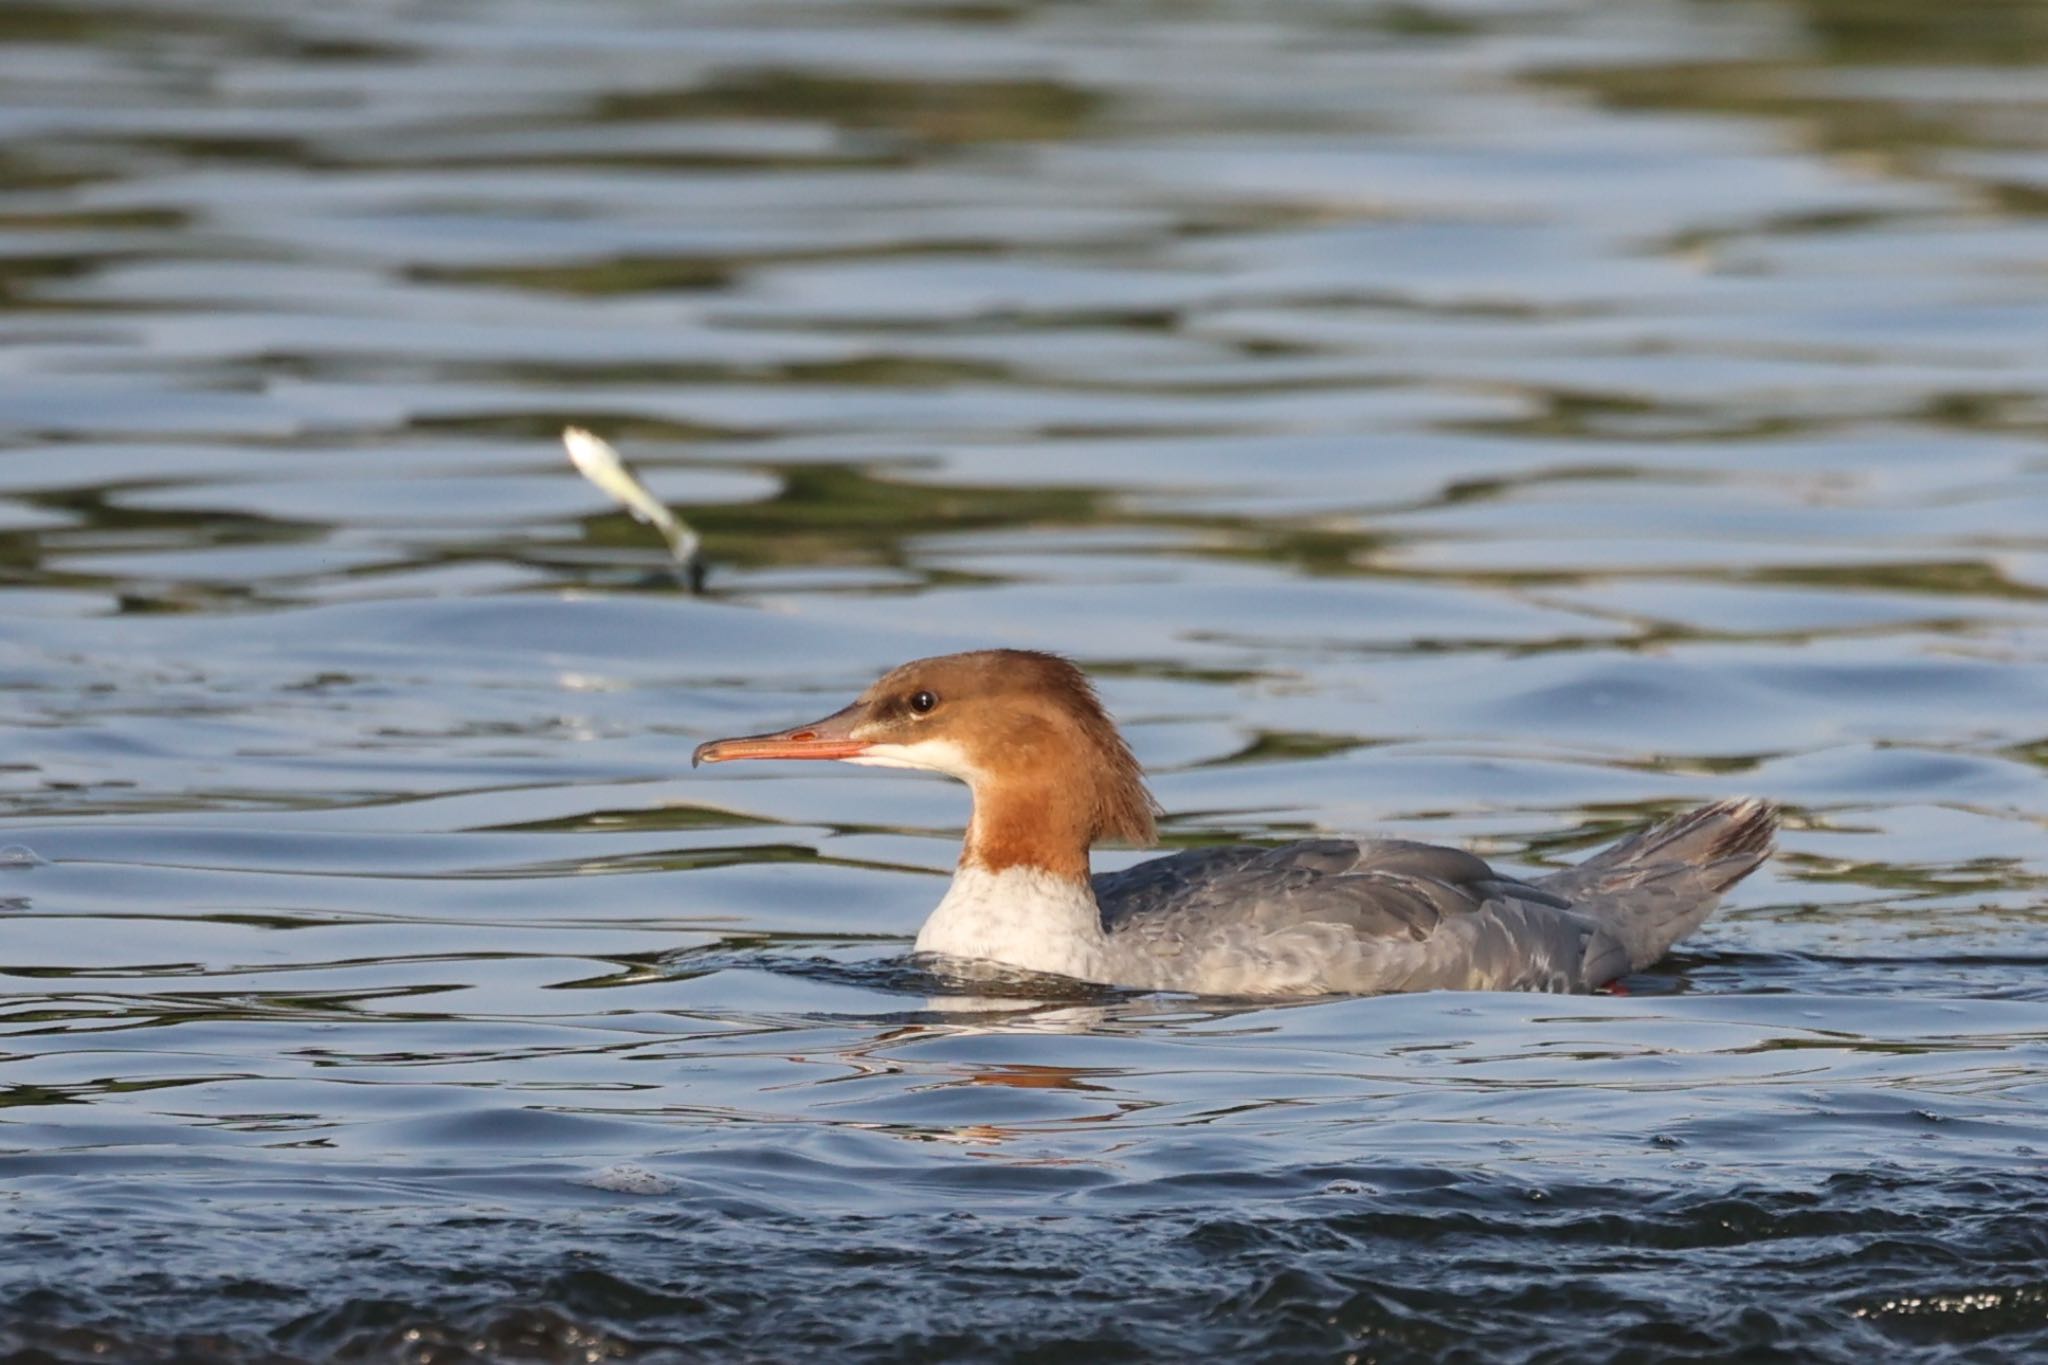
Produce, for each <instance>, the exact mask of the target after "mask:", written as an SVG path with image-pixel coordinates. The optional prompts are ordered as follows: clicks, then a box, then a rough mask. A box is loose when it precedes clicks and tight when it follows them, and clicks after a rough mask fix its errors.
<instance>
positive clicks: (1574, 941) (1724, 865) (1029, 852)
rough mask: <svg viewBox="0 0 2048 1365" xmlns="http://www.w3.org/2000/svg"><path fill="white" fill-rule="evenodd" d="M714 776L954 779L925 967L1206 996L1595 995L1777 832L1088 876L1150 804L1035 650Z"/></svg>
mask: <svg viewBox="0 0 2048 1365" xmlns="http://www.w3.org/2000/svg"><path fill="white" fill-rule="evenodd" d="M697 757H698V759H699V760H701V761H709V762H720V761H726V760H729V759H735V758H836V759H840V760H842V761H846V762H853V763H869V764H876V765H881V766H890V767H915V768H930V769H934V770H937V771H941V772H946V773H949V774H950V775H952V776H955V777H959V778H961V779H962V780H963V781H965V782H967V783H968V784H969V786H970V787H971V788H973V791H974V798H975V808H974V817H973V819H972V821H971V822H970V823H969V825H968V830H967V839H966V844H965V847H964V848H963V850H962V852H961V858H960V865H959V868H958V869H957V871H956V872H955V874H954V878H953V884H952V886H951V888H949V890H948V891H947V894H946V897H945V899H944V900H943V901H941V902H940V904H939V907H938V908H937V909H936V910H934V911H933V912H932V915H931V917H930V919H928V920H927V921H926V922H925V925H924V928H923V929H922V930H921V931H920V932H919V934H918V936H917V948H918V951H920V952H923V953H930V954H934V955H938V956H941V957H944V958H947V959H950V960H952V961H954V962H956V963H961V964H975V965H988V964H993V965H997V966H1001V967H1005V968H1015V969H1022V970H1026V971H1038V972H1050V973H1055V974H1058V975H1061V976H1068V977H1075V978H1078V979H1080V980H1083V981H1094V982H1101V983H1104V984H1109V985H1117V986H1130V987H1138V988H1142V989H1151V990H1170V991H1186V992H1191V993H1194V994H1200V995H1235V996H1301V995H1328V994H1365V993H1374V992H1383V991H1414V990H1438V989H1453V990H1548V991H1585V990H1593V989H1595V988H1597V987H1599V986H1602V985H1605V984H1606V983H1608V982H1610V981H1612V980H1614V979H1615V978H1617V977H1619V976H1622V975H1625V974H1626V973H1628V972H1631V971H1637V970H1640V969H1642V968H1643V967H1646V966H1648V965H1650V964H1651V963H1652V962H1655V961H1656V960H1657V959H1658V958H1660V957H1662V956H1663V955H1664V953H1665V951H1666V950H1667V949H1668V948H1669V947H1670V946H1671V945H1672V944H1673V943H1675V942H1676V941H1677V940H1678V939H1679V938H1681V937H1683V936H1684V935H1685V934H1687V933H1689V932H1691V931H1692V930H1693V929H1694V928H1695V927H1697V926H1698V925H1699V924H1700V922H1701V921H1702V920H1704V919H1705V918H1706V917H1707V915H1708V914H1709V913H1711V912H1712V910H1713V908H1714V906H1715V904H1716V903H1717V902H1718V901H1719V899H1720V896H1721V893H1722V892H1724V891H1725V890H1727V889H1728V888H1729V887H1730V886H1733V885H1734V884H1735V883H1736V882H1737V881H1740V880H1741V879H1742V878H1743V877H1744V876H1746V875H1748V874H1749V873H1750V872H1751V871H1753V870H1754V869H1755V868H1756V867H1757V865H1758V864H1759V863H1761V862H1762V861H1763V860H1764V858H1766V857H1768V856H1769V854H1770V849H1771V836H1772V833H1773V831H1774V830H1775V828H1776V813H1775V811H1774V810H1773V809H1772V808H1771V807H1770V806H1769V805H1768V804H1766V803H1764V802H1761V801H1729V802H1717V803H1715V804H1713V805H1708V806H1702V807H1700V808H1699V809H1697V810H1695V811H1692V812H1690V813H1688V814H1685V815H1681V816H1679V817H1677V818H1675V819H1673V820H1670V821H1667V822H1666V823H1664V824H1662V825H1658V826H1656V827H1655V828H1653V829H1650V830H1647V831H1644V832H1642V833H1639V834H1637V835H1635V836H1633V837H1631V838H1629V839H1625V840H1623V841H1622V842H1621V843H1619V844H1616V845H1614V846H1613V847H1611V848H1609V849H1607V850H1605V851H1604V852H1602V853H1599V854H1596V855H1595V856H1594V857H1592V858H1590V859H1588V860H1587V861H1586V862H1584V863H1581V864H1579V865H1578V866H1576V867H1573V868H1570V869H1568V870H1566V871H1563V872H1558V873H1554V874H1552V875H1550V876H1547V877H1544V878H1542V879H1540V880H1538V881H1535V882H1523V881H1517V880H1515V879H1514V878H1511V877H1503V876H1501V875H1500V874H1498V873H1496V872H1494V871H1493V869H1492V868H1490V867H1488V866H1487V865H1486V863H1485V862H1483V861H1482V860H1481V859H1479V858H1477V857H1475V856H1473V855H1472V854H1469V853H1465V852H1461V851H1459V850H1457V849H1451V848H1439V847H1435V846H1432V845H1429V844H1420V843H1408V842H1404V841H1396V840H1381V841H1374V840H1367V841H1354V840H1349V839H1308V840H1301V841H1298V842H1295V843H1289V844H1283V845H1280V846H1278V847H1272V848H1266V847H1255V846H1251V845H1232V846H1229V847H1222V848H1204V849H1194V850H1191V851H1189V852H1185V853H1177V854H1172V855H1170V856H1167V857H1164V858H1155V859H1152V860H1150V861H1148V862H1144V863H1140V864H1138V865H1137V866H1135V867H1130V868H1126V869H1124V870H1123V871H1120V872H1112V873H1105V874H1103V875H1101V876H1091V874H1090V871H1089V866H1088V850H1089V847H1090V846H1091V845H1092V844H1093V843H1094V842H1095V841H1096V840H1097V839H1099V838H1104V837H1118V838H1123V839H1127V840H1130V841H1132V842H1149V841H1150V839H1151V837H1152V819H1153V806H1152V803H1151V798H1150V796H1149V795H1148V794H1147V793H1146V792H1145V789H1144V785H1143V782H1142V780H1141V779H1140V778H1139V776H1138V772H1137V765H1136V763H1135V761H1134V760H1133V759H1132V758H1131V755H1130V751H1129V749H1128V748H1127V747H1125V745H1124V743H1123V741H1122V739H1121V737H1119V736H1118V735H1117V733H1116V730H1115V727H1114V726H1113V725H1112V724H1111V723H1110V721H1109V719H1108V717H1107V716H1106V715H1105V714H1103V712H1102V709H1101V706H1100V704H1099V703H1098V702H1097V701H1096V700H1095V696H1094V692H1093V690H1092V689H1090V688H1089V686H1088V684H1087V681H1086V679H1085V678H1084V677H1082V675H1081V674H1080V672H1079V670H1077V669H1075V668H1074V667H1073V665H1071V664H1069V663H1067V662H1066V661H1065V660H1063V659H1058V658H1055V657H1053V656H1050V655H1044V654H1034V653H1029V652H1026V651H1021V650H987V651H981V652H978V653H974V654H960V655H947V656H944V657H942V658H938V659H925V660H919V661H918V662H916V663H912V664H906V665H904V666H903V667H902V668H899V669H897V670H895V671H894V672H892V673H890V674H889V675H888V676H887V677H885V678H883V679H882V680H881V681H880V682H878V683H876V684H875V686H874V687H872V688H870V689H869V690H868V691H867V692H866V693H864V694H863V695H862V697H861V698H860V700H858V701H856V702H855V703H854V704H853V705H852V706H849V707H847V708H846V709H845V710H843V711H840V712H838V713H836V714H835V715H833V716H829V717H827V718H826V719H824V720H822V721H818V722H816V723H814V724H812V725H809V726H803V727H799V728H797V729H794V730H785V731H781V732H779V733H777V734H773V735H761V736H753V737H749V738H745V739H735V740H717V741H714V742H712V743H710V744H706V745H703V746H701V747H700V748H699V749H698V751H697Z"/></svg>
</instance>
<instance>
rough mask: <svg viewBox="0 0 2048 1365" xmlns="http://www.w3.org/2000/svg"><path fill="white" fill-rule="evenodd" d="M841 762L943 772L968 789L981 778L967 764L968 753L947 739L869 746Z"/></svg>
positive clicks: (970, 765) (978, 773)
mask: <svg viewBox="0 0 2048 1365" xmlns="http://www.w3.org/2000/svg"><path fill="white" fill-rule="evenodd" d="M856 738H858V736H856ZM843 761H844V762H847V763H858V764H861V765H862V766H863V767H868V768H918V769H922V770H923V771H925V772H928V773H944V774H945V775H946V776H948V777H957V778H959V779H960V780H961V781H962V782H965V783H966V784H967V785H968V786H970V787H971V786H973V785H974V783H975V780H976V779H977V778H979V777H980V776H981V769H979V768H977V767H975V766H974V765H973V764H972V763H970V762H968V761H967V751H966V750H964V749H962V748H961V747H960V746H959V745H957V744H955V743H954V742H953V741H952V740H950V739H921V740H918V741H917V742H916V743H915V744H875V745H870V746H869V748H868V751H867V752H866V753H864V754H861V755H859V756H858V757H855V758H849V759H845V760H843Z"/></svg>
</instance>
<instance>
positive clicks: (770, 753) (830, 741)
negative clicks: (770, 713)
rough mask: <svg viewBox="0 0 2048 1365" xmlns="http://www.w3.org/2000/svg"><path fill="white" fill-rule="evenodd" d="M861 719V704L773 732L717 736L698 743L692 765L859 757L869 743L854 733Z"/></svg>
mask: <svg viewBox="0 0 2048 1365" xmlns="http://www.w3.org/2000/svg"><path fill="white" fill-rule="evenodd" d="M859 719H860V716H859V714H858V708H856V707H852V706H849V707H847V708H846V709H845V710H844V711H839V712H835V713H834V714H832V715H829V716H827V717H825V718H824V719H823V720H814V721H812V722H811V723H810V724H809V725H798V726H794V727H792V728H791V729H788V730H777V731H775V732H774V733H773V734H767V735H739V736H735V737H734V738H732V739H714V740H711V741H709V742H707V743H704V744H699V745H698V746H697V751H696V752H695V753H693V754H691V755H690V766H691V767H693V768H694V767H696V766H697V765H698V764H699V763H732V762H735V761H737V760H739V759H743V758H856V757H858V756H860V755H861V754H863V753H866V752H867V750H868V747H869V742H868V741H867V740H864V739H855V738H854V737H853V733H852V732H853V727H854V725H855V724H856V723H857V722H858V721H859Z"/></svg>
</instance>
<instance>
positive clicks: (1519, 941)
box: [1095, 839, 1603, 995]
mask: <svg viewBox="0 0 2048 1365" xmlns="http://www.w3.org/2000/svg"><path fill="white" fill-rule="evenodd" d="M1095 897H1096V900H1097V902H1098V903H1099V904H1100V905H1101V907H1102V918H1103V927H1104V929H1105V930H1106V931H1107V933H1108V939H1109V950H1110V953H1111V955H1112V958H1113V961H1114V965H1115V968H1116V970H1117V973H1118V978H1117V979H1119V980H1122V981H1127V982H1129V983H1130V984H1134V985H1136V984H1143V985H1147V986H1150V987H1152V988H1154V989H1160V990H1187V991H1195V992H1199V993H1202V994H1209V995H1282V994H1299V995H1320V994H1331V993H1353V994H1361V993H1367V992H1376V991H1415V990H1435V989H1465V990H1532V989H1533V990H1582V989H1586V988H1587V987H1588V986H1589V985H1590V984H1597V983H1590V982H1588V981H1587V980H1586V966H1587V964H1588V960H1589V957H1595V958H1597V957H1598V956H1600V953H1599V952H1598V951H1597V950H1598V949H1600V948H1601V946H1602V945H1601V944H1599V943H1598V942H1597V940H1598V939H1600V938H1601V937H1603V936H1602V935H1601V931H1600V926H1599V925H1598V924H1597V923H1596V922H1595V921H1593V920H1591V919H1589V918H1587V917H1586V916H1583V915H1579V914H1576V913H1574V912H1573V911H1572V910H1571V906H1570V902H1568V901H1567V900H1565V899H1564V898H1563V897H1562V896H1559V895H1558V894H1556V893H1555V892H1552V891H1547V890H1544V889H1542V888H1540V887H1536V886H1531V885H1529V884H1528V883H1527V882H1521V881H1516V880H1514V879H1513V878H1510V877H1504V876H1502V875H1500V874H1499V873H1497V872H1495V871H1494V870H1493V869H1492V868H1491V867H1488V866H1487V865H1486V863H1485V861H1484V860H1483V859H1480V858H1476V857H1474V856H1473V855H1472V854H1469V853H1465V852H1462V851H1460V850H1458V849H1453V848H1439V847H1436V846H1434V845H1431V844H1417V843H1409V842H1405V841H1400V840H1371V841H1365V842H1356V841H1353V840H1349V839H1306V840H1302V841H1300V842H1298V843H1291V844H1283V845H1281V846H1280V847H1277V848H1257V847H1252V846H1248V845H1233V846H1230V847H1225V848H1205V849H1194V850H1191V851H1189V852H1186V853H1179V854H1174V855H1172V856H1169V857H1165V858H1155V859H1153V860H1152V861H1150V862H1145V863H1140V864H1138V865H1137V866H1136V867H1132V868H1127V869H1125V870H1124V871H1121V872H1111V873H1105V874H1103V875H1102V876H1099V877H1097V878H1095ZM1589 948H1593V949H1595V950H1596V951H1595V952H1594V953H1591V954H1589V951H1588V950H1589Z"/></svg>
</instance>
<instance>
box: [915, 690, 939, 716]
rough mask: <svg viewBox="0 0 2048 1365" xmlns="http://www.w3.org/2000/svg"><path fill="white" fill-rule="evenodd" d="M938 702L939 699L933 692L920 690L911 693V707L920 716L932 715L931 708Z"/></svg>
mask: <svg viewBox="0 0 2048 1365" xmlns="http://www.w3.org/2000/svg"><path fill="white" fill-rule="evenodd" d="M938 704H939V699H938V697H937V696H936V695H935V694H933V693H930V692H923V691H919V692H912V693H911V694H910V709H911V710H913V711H915V712H917V714H919V715H920V716H926V715H930V714H931V709H932V708H933V707H934V706H937V705H938Z"/></svg>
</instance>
